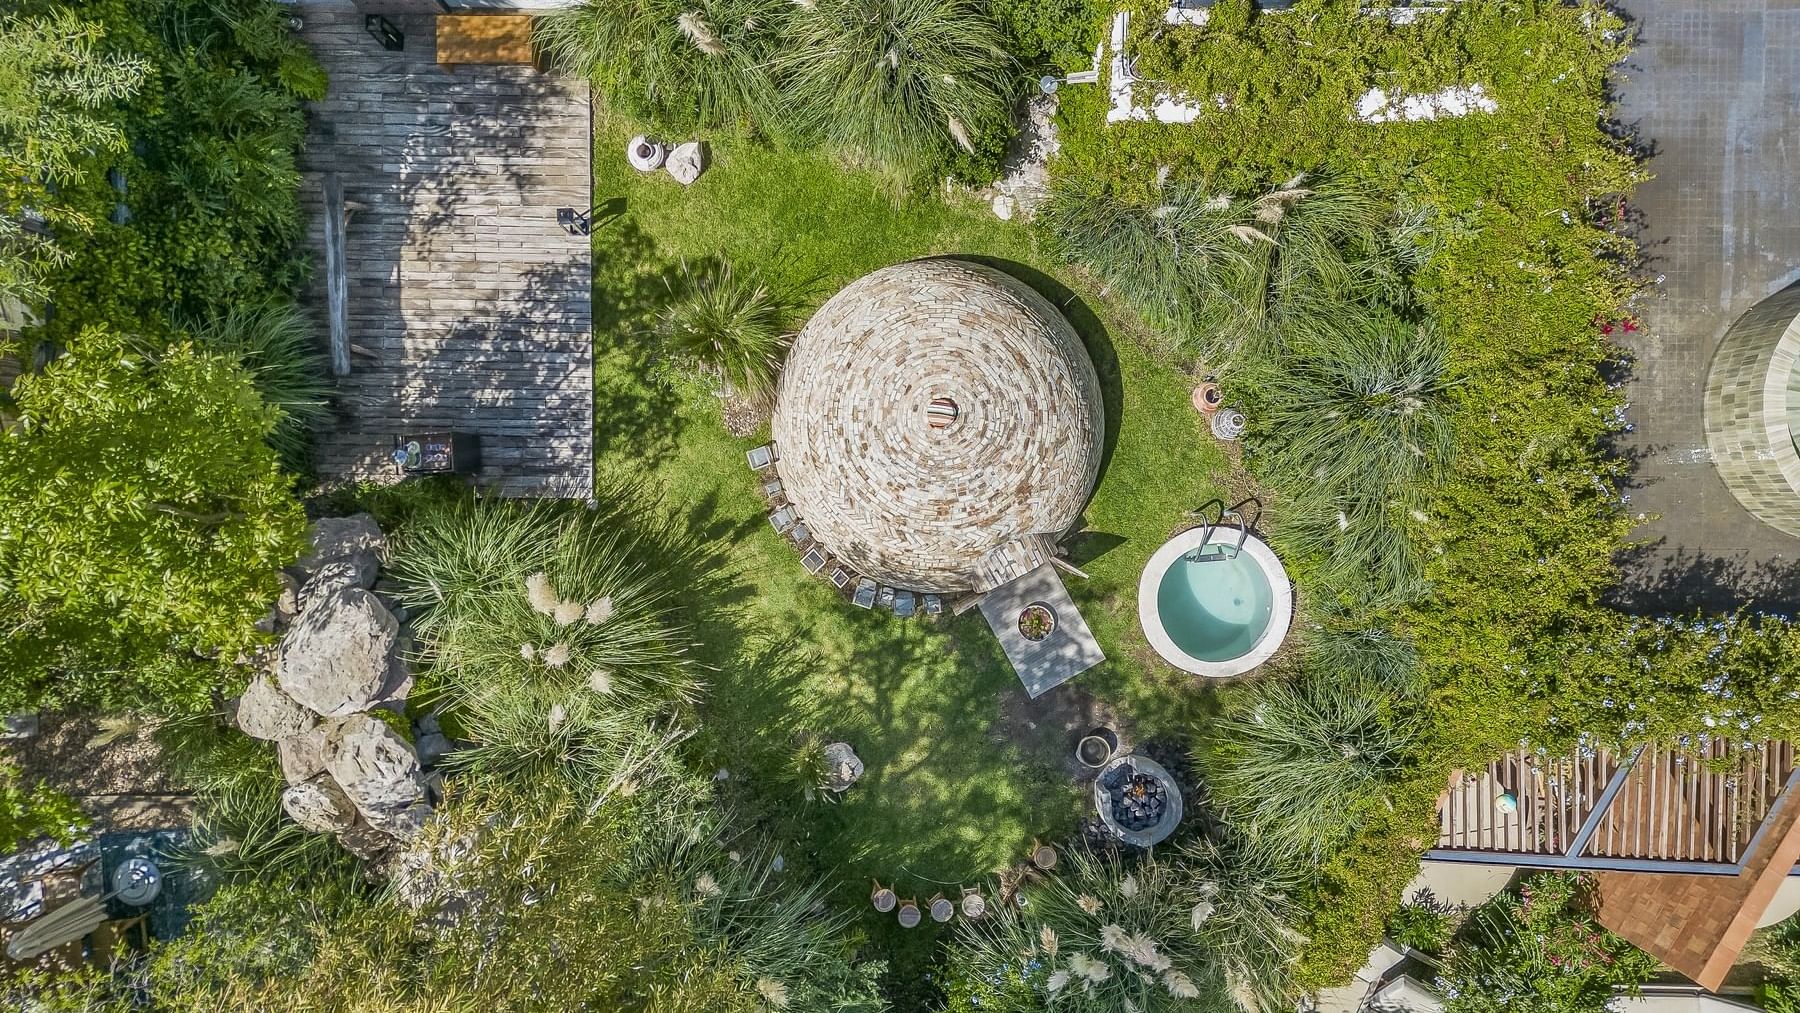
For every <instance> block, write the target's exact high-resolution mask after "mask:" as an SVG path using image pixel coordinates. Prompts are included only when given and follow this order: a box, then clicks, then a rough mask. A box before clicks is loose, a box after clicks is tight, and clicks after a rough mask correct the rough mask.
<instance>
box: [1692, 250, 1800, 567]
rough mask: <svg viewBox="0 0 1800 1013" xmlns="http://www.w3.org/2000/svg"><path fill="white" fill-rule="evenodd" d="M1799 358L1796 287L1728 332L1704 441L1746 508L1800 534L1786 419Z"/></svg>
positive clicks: (1712, 374) (1711, 384)
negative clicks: (1790, 389) (1795, 368)
mask: <svg viewBox="0 0 1800 1013" xmlns="http://www.w3.org/2000/svg"><path fill="white" fill-rule="evenodd" d="M1796 358H1800V285H1794V286H1791V287H1789V288H1786V289H1783V290H1782V291H1780V292H1778V293H1776V294H1775V295H1772V296H1770V297H1769V298H1767V299H1764V300H1763V301H1762V302H1760V303H1758V304H1757V305H1756V306H1755V307H1754V308H1753V309H1751V310H1750V312H1748V313H1746V314H1744V315H1743V316H1742V317H1740V318H1739V319H1738V321H1737V323H1735V324H1732V325H1731V330H1729V331H1728V332H1726V335H1725V340H1724V341H1723V342H1721V343H1720V345H1719V351H1718V353H1717V354H1716V355H1715V356H1714V357H1713V363H1712V368H1711V370H1710V371H1709V373H1708V374H1707V378H1706V395H1705V427H1706V443H1707V446H1708V448H1709V449H1710V450H1711V451H1712V457H1713V464H1714V466H1715V467H1716V468H1718V471H1719V477H1720V478H1722V479H1724V480H1725V486H1726V488H1728V489H1730V490H1731V494H1732V495H1733V496H1735V497H1736V498H1737V501H1738V502H1739V503H1741V504H1743V507H1744V509H1746V510H1748V511H1750V513H1752V514H1754V515H1755V516H1756V517H1757V518H1758V519H1759V520H1761V521H1763V522H1764V523H1765V524H1768V525H1770V526H1772V527H1774V528H1777V529H1779V530H1781V531H1784V532H1786V533H1788V534H1790V535H1796V536H1800V453H1797V452H1796V451H1795V449H1794V437H1793V431H1792V429H1791V428H1790V427H1789V423H1788V418H1789V412H1790V410H1791V406H1790V401H1791V400H1792V395H1791V394H1790V393H1789V385H1790V380H1791V376H1792V373H1793V370H1794V364H1795V361H1796Z"/></svg>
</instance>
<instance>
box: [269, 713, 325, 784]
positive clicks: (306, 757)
mask: <svg viewBox="0 0 1800 1013" xmlns="http://www.w3.org/2000/svg"><path fill="white" fill-rule="evenodd" d="M337 726H338V721H337V719H335V718H326V719H325V720H323V721H320V722H319V723H318V724H316V725H313V726H312V727H311V728H308V729H307V730H306V731H304V732H301V733H300V734H299V735H295V736H292V737H291V738H286V739H282V740H281V741H280V742H277V743H275V757H276V759H278V760H279V761H281V776H282V777H283V778H284V779H286V780H287V782H288V783H289V784H298V783H300V782H301V781H306V780H310V779H311V778H313V777H316V776H318V775H319V774H323V773H325V745H326V742H327V741H328V740H329V739H330V738H331V733H332V732H333V731H336V730H337Z"/></svg>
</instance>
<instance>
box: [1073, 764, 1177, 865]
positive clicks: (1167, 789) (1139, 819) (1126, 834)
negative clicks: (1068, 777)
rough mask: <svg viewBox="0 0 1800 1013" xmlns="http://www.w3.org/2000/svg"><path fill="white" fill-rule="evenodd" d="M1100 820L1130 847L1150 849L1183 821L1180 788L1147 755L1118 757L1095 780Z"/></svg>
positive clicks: (1095, 793) (1095, 796)
mask: <svg viewBox="0 0 1800 1013" xmlns="http://www.w3.org/2000/svg"><path fill="white" fill-rule="evenodd" d="M1094 808H1096V809H1098V810H1099V811H1100V821H1101V822H1102V823H1105V824H1106V826H1107V828H1108V829H1110V830H1111V831H1112V832H1113V833H1114V834H1115V835H1117V836H1118V838H1119V839H1120V840H1122V841H1124V842H1125V843H1127V844H1131V845H1135V846H1137V847H1140V848H1147V847H1149V846H1150V845H1152V844H1155V843H1157V842H1159V841H1161V840H1163V839H1164V838H1167V837H1168V836H1169V835H1170V834H1171V833H1174V832H1175V825H1176V824H1178V823H1180V822H1181V789H1180V788H1179V787H1177V786H1176V784H1175V778H1174V777H1172V776H1170V774H1169V772H1168V771H1167V770H1165V769H1164V768H1163V766H1162V764H1160V763H1157V762H1156V761H1155V760H1152V759H1150V758H1149V757H1147V756H1138V755H1135V754H1129V753H1128V754H1126V755H1124V756H1119V757H1115V758H1114V759H1113V760H1112V762H1110V763H1108V764H1107V765H1106V766H1105V767H1103V768H1101V770H1100V776H1099V777H1096V778H1095V779H1094Z"/></svg>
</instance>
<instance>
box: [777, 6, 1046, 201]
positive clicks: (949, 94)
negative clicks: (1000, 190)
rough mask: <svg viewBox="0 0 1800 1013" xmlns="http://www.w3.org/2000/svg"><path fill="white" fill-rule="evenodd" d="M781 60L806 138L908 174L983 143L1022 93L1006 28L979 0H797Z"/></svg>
mask: <svg viewBox="0 0 1800 1013" xmlns="http://www.w3.org/2000/svg"><path fill="white" fill-rule="evenodd" d="M773 68H774V72H775V74H776V76H777V78H778V79H779V80H780V82H781V88H782V97H783V105H784V108H786V109H787V110H788V116H787V119H788V125H789V126H790V127H791V129H793V130H794V131H795V132H796V133H797V134H798V136H800V137H801V138H803V139H805V140H807V141H809V142H811V143H817V144H822V145H824V146H826V147H828V148H830V149H833V150H836V151H841V152H843V153H844V154H846V155H848V156H849V157H851V158H853V159H855V160H856V161H858V162H861V163H863V164H866V165H869V166H872V167H875V168H877V169H881V170H883V171H885V172H887V173H889V174H891V175H893V176H895V177H897V178H900V179H911V178H912V177H914V176H916V175H918V174H919V173H920V172H922V171H924V170H925V169H927V168H929V167H931V166H932V165H933V164H935V162H936V161H937V158H938V156H939V154H940V153H941V152H944V151H947V150H949V149H950V148H951V146H953V145H954V146H957V147H961V148H963V149H964V150H968V151H972V150H973V149H974V147H975V143H974V138H976V137H978V136H982V135H984V134H986V133H987V132H989V131H991V130H993V129H995V128H996V125H997V124H1003V123H1005V122H1006V120H1007V117H1008V116H1009V115H1010V113H1011V110H1012V101H1013V98H1014V95H1015V83H1016V78H1015V73H1014V63H1013V60H1012V57H1010V56H1009V55H1007V52H1006V48H1005V42H1004V39H1003V38H1002V36H1001V34H1000V30H999V29H998V28H997V27H996V26H995V25H994V22H993V21H992V20H991V19H990V18H989V17H988V16H987V15H986V13H985V12H983V11H982V10H981V9H980V8H979V7H977V6H975V5H974V4H973V3H971V2H970V0H815V2H814V3H810V4H805V5H790V13H789V15H788V19H787V29H786V32H785V36H784V38H783V40H782V43H781V50H780V52H779V53H777V54H776V56H775V58H774V61H773Z"/></svg>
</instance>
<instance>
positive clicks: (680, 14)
mask: <svg viewBox="0 0 1800 1013" xmlns="http://www.w3.org/2000/svg"><path fill="white" fill-rule="evenodd" d="M787 6H788V3H787V0H584V2H582V3H579V4H576V5H574V6H571V7H567V8H564V9H561V10H558V11H555V12H554V13H551V14H549V15H547V16H545V17H543V18H540V19H539V20H538V29H537V31H538V40H539V42H540V44H542V45H543V47H544V49H545V51H546V52H547V53H548V54H549V55H550V58H551V59H552V60H553V61H554V62H555V63H556V64H557V65H558V66H560V67H561V68H562V69H564V70H566V71H569V72H570V73H574V74H579V75H581V76H582V77H585V78H587V79H588V80H589V81H592V82H593V83H594V86H595V88H596V89H597V91H598V93H599V95H600V96H601V97H602V98H604V99H606V100H608V101H611V102H614V103H617V104H619V105H621V106H623V107H624V108H626V109H627V110H628V111H630V112H633V113H635V114H637V115H639V116H642V117H644V118H646V119H649V120H650V121H652V122H653V123H656V124H658V125H661V126H665V127H667V128H669V129H674V130H685V129H689V128H692V127H695V126H707V125H718V124H724V123H732V122H736V121H746V120H759V119H761V118H763V117H765V116H767V115H770V114H772V113H773V112H774V109H775V102H774V99H773V98H772V86H771V84H770V81H769V77H768V73H767V71H766V64H767V60H768V58H769V56H770V52H771V47H772V46H773V45H774V41H775V28H776V26H777V25H778V24H779V20H778V19H779V18H781V17H782V16H783V15H784V13H785V8H786V7H787Z"/></svg>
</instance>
